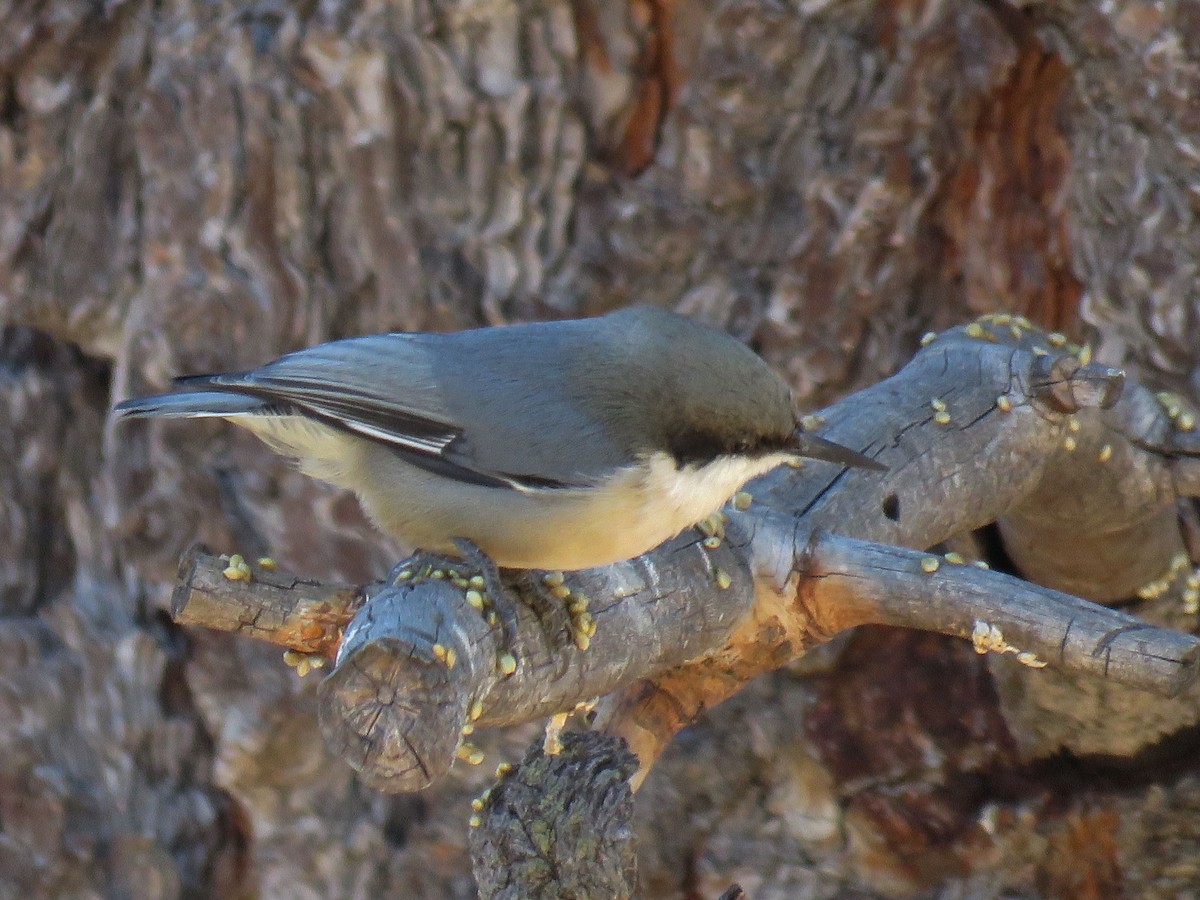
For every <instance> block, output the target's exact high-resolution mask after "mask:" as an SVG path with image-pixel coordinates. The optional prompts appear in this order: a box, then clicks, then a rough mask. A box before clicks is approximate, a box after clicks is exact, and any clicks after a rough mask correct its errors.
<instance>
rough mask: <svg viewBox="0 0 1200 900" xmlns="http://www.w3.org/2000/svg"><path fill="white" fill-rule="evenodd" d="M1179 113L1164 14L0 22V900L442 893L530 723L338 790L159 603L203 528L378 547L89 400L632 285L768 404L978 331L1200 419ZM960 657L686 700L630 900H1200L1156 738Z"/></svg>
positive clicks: (302, 738)
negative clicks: (1016, 688)
mask: <svg viewBox="0 0 1200 900" xmlns="http://www.w3.org/2000/svg"><path fill="white" fill-rule="evenodd" d="M1196 97H1200V2H1196V0H1153V2H1152V0H1109V2H1105V3H1099V4H1098V3H1089V2H1082V0H1080V2H1072V0H1046V2H1033V0H1025V2H1003V0H881V2H860V0H841V2H839V0H794V2H773V0H719V2H718V0H712V2H701V0H613V2H603V0H528V2H506V0H475V2H470V0H443V2H435V0H430V2H415V0H414V2H410V0H357V2H356V0H345V2H340V0H295V2H291V3H289V2H284V0H258V2H251V3H244V2H232V0H228V2H222V0H193V2H187V0H153V2H151V0H104V2H100V0H96V2H86V3H85V2H79V0H40V2H39V0H0V326H2V331H0V487H2V494H0V614H2V616H3V620H2V624H0V749H2V752H0V897H4V898H7V897H22V898H40V897H47V898H50V897H53V898H60V897H62V898H67V897H70V898H76V897H78V898H91V897H122V898H123V897H129V898H204V897H219V898H252V897H262V898H340V897H363V898H370V897H383V896H397V897H399V896H403V897H429V898H443V897H446V898H453V897H472V896H474V885H473V881H472V878H471V874H470V862H469V859H468V857H467V855H466V852H465V841H466V828H467V826H466V822H467V817H468V815H469V802H470V799H471V798H472V797H473V796H475V795H477V794H478V793H479V792H480V791H481V790H482V789H483V788H484V787H485V786H486V785H487V784H488V783H489V781H490V780H491V777H492V770H493V768H494V765H495V764H496V763H498V762H501V761H505V760H508V761H512V760H515V759H517V758H518V757H519V755H520V753H521V752H522V751H523V749H524V747H525V746H526V744H527V743H528V742H529V741H530V740H531V739H532V738H533V737H534V736H535V735H536V733H537V730H538V729H537V728H536V726H528V727H525V728H519V729H513V730H511V731H508V732H503V733H490V734H482V735H480V736H479V742H480V744H481V745H482V746H483V747H484V749H486V750H487V752H488V759H487V762H486V763H485V764H484V765H483V766H482V767H479V768H474V769H473V768H470V767H465V766H461V765H460V766H458V767H456V768H455V770H454V773H453V774H452V776H451V777H450V778H449V779H448V781H447V782H446V783H445V784H444V785H442V786H440V787H438V788H435V789H434V790H431V791H429V792H426V793H424V794H420V795H414V796H400V797H388V796H384V795H380V794H378V793H376V792H374V791H372V790H370V789H368V788H366V787H364V786H363V785H361V784H359V783H358V782H357V781H356V779H355V777H354V775H353V773H352V772H351V771H350V769H349V768H348V767H347V766H346V765H345V764H344V763H343V762H341V761H340V760H338V759H336V758H334V757H332V756H330V755H329V754H328V753H327V752H326V750H325V749H324V746H323V744H322V741H321V738H320V735H319V734H318V732H317V729H316V721H315V704H314V690H315V686H316V681H317V677H319V676H316V677H313V676H310V677H309V678H308V679H305V680H303V681H302V680H300V679H299V678H298V677H297V675H296V674H295V673H294V672H293V671H292V670H290V669H288V668H287V667H285V666H284V664H283V662H282V659H281V654H280V653H279V652H278V651H277V650H275V649H272V648H268V647H265V646H261V645H258V644H255V643H253V642H251V641H249V640H246V639H235V638H232V637H230V636H228V635H225V634H215V633H205V632H193V631H189V632H185V631H183V630H181V629H179V628H177V627H175V626H174V625H173V624H172V623H171V621H170V618H169V615H168V614H167V612H166V609H167V608H168V601H169V596H170V590H171V587H172V585H173V582H174V573H175V566H176V562H177V560H178V557H179V554H180V552H181V551H182V550H183V549H184V548H185V547H187V546H188V545H190V544H191V543H193V542H195V541H198V540H201V541H204V542H206V543H207V544H208V545H209V546H211V547H213V548H215V549H217V550H219V551H224V552H242V553H245V554H246V555H247V556H252V555H259V554H261V553H268V552H269V553H270V554H271V555H273V556H274V557H275V558H276V559H278V561H279V563H280V565H281V567H283V568H286V569H289V570H292V571H296V572H299V573H302V574H304V575H306V576H310V577H314V578H320V579H330V580H333V579H336V580H351V581H367V580H370V579H372V578H376V577H379V576H381V575H382V574H383V573H384V572H385V571H386V569H387V568H388V567H389V566H390V565H391V564H392V563H393V562H394V561H395V560H396V559H398V558H399V556H400V554H401V553H402V552H403V550H404V548H400V547H396V546H389V545H388V544H387V543H386V541H385V540H384V539H382V538H381V537H380V536H378V535H377V534H376V533H375V532H374V531H373V530H372V529H371V528H370V527H369V525H368V524H367V522H366V521H365V519H364V517H363V515H362V513H361V512H360V511H359V509H358V507H357V504H356V502H355V501H354V499H353V498H352V497H349V496H347V495H343V494H340V493H338V492H336V491H334V490H333V489H331V488H328V487H326V486H324V485H321V484H318V483H316V482H313V481H310V480H308V479H305V478H303V477H301V476H299V475H297V474H296V473H294V472H292V471H290V470H289V469H288V468H287V466H286V464H285V463H283V462H282V461H280V460H279V459H278V458H276V457H274V456H273V455H272V454H271V453H270V452H269V451H267V450H266V449H265V447H263V446H261V445H259V444H258V443H256V442H255V441H254V440H253V438H250V437H249V436H247V435H244V434H234V433H233V431H232V429H231V428H229V427H226V426H223V425H220V424H215V423H206V422H192V423H187V424H186V425H179V424H176V425H170V424H168V425H166V426H163V425H162V424H153V425H146V424H141V423H139V424H137V425H133V426H128V427H122V428H121V429H118V430H114V429H112V428H111V427H110V426H109V425H108V424H107V423H106V418H105V417H106V413H107V409H108V407H109V406H110V405H111V403H112V402H114V401H116V400H119V399H123V398H125V397H127V396H130V395H133V394H137V393H141V392H146V391H150V390H155V389H159V388H162V387H164V386H165V385H166V384H167V382H168V380H169V379H170V377H171V376H173V375H177V374H184V373H191V372H202V371H210V370H220V369H230V368H240V367H249V366H253V365H256V364H259V363H262V362H264V361H266V360H268V359H270V358H273V357H274V356H276V355H278V354H280V353H283V352H286V351H288V350H291V349H294V348H297V347H300V346H304V345H308V344H313V343H317V342H320V341H324V340H329V339H332V338H337V337H344V336H348V335H353V334H360V333H367V332H377V331H386V330H397V329H417V330H445V329H454V328H462V327H468V326H475V325H481V324H496V323H502V322H510V321H517V320H524V319H532V318H555V317H570V316H582V315H592V314H596V313H601V312H604V311H607V310H609V309H613V308H615V307H619V306H622V305H626V304H629V303H634V302H637V303H653V304H659V305H663V306H668V307H671V308H674V309H676V310H678V311H680V312H683V313H686V314H688V315H692V316H695V317H697V318H699V319H702V320H704V321H706V322H708V323H710V324H712V325H714V326H716V327H719V328H723V329H725V330H727V331H729V332H731V333H733V334H735V335H737V336H738V337H740V338H741V339H743V340H745V341H746V342H748V343H749V344H750V345H751V346H752V347H754V348H755V349H756V350H758V351H759V352H760V353H762V354H763V355H764V356H765V357H766V358H767V359H768V360H770V361H771V362H772V363H773V364H774V365H775V366H777V367H778V368H779V370H780V371H782V372H783V373H785V374H786V375H787V377H788V379H789V380H790V382H791V384H792V385H793V387H794V388H795V390H796V393H797V396H798V397H799V398H800V400H801V402H802V404H803V405H804V406H805V408H807V409H814V408H818V407H820V406H821V405H822V404H824V403H827V402H829V401H830V400H832V399H834V398H836V397H839V396H841V395H843V394H844V393H846V392H848V391H851V390H854V389H856V388H858V387H861V386H863V385H866V384H870V383H873V382H875V381H877V380H879V379H880V378H882V377H884V376H886V375H888V374H889V373H891V372H892V371H894V370H895V369H897V368H898V367H899V366H901V365H903V363H904V362H905V361H906V359H907V358H908V357H909V356H910V355H911V354H912V352H913V351H914V350H915V348H916V347H917V344H918V341H919V338H920V336H921V334H922V333H924V332H925V331H928V330H931V329H932V330H936V329H940V328H943V327H946V326H948V325H951V324H956V323H959V322H962V321H964V320H967V319H969V318H970V317H973V316H974V315H977V314H979V313H982V312H987V311H994V310H1005V311H1010V312H1013V313H1020V314H1024V315H1026V316H1028V317H1029V318H1030V319H1032V320H1034V321H1035V322H1036V323H1038V324H1040V325H1043V326H1045V327H1047V328H1051V329H1058V330H1062V331H1064V332H1066V333H1067V334H1068V335H1070V336H1071V337H1072V339H1074V340H1088V341H1091V342H1092V343H1093V344H1094V345H1095V346H1096V348H1097V353H1096V355H1097V357H1098V358H1099V359H1101V360H1102V361H1106V362H1111V363H1115V364H1120V365H1124V366H1127V367H1128V368H1129V369H1130V371H1131V373H1132V374H1134V375H1135V376H1137V377H1141V378H1145V379H1147V380H1148V381H1150V382H1152V383H1153V384H1155V385H1158V386H1161V387H1168V388H1172V389H1174V390H1177V391H1180V392H1181V393H1184V394H1192V395H1194V394H1195V392H1196V389H1197V388H1198V387H1200V375H1198V373H1200V352H1198V347H1200V324H1198V315H1200V306H1198V303H1197V298H1198V297H1200V290H1198V288H1200V250H1198V249H1197V248H1200V222H1198V221H1197V215H1198V212H1200V104H1197V101H1196ZM547 376H548V377H553V373H547ZM994 664H995V663H994V661H992V660H985V659H983V658H982V657H976V656H975V654H973V653H972V652H971V650H970V648H969V647H968V646H966V645H964V644H962V643H960V642H955V641H952V640H949V639H944V638H940V637H934V636H929V635H918V634H910V633H907V632H903V631H896V630H888V629H882V628H881V629H863V630H861V631H859V632H857V633H856V634H854V635H853V636H849V637H848V638H846V639H842V640H839V641H837V642H835V644H834V645H831V646H829V647H827V648H823V649H822V650H821V651H818V652H816V653H814V654H811V655H810V657H807V658H806V659H805V660H802V661H801V663H800V664H798V665H797V666H793V667H791V668H789V669H787V670H784V671H781V672H779V673H777V674H776V675H775V676H773V677H772V678H769V679H763V680H761V681H760V682H759V683H757V684H755V685H753V686H752V687H751V688H750V689H748V690H747V691H745V692H744V693H742V694H741V695H739V696H738V697H736V698H735V699H734V700H732V701H730V702H729V703H727V704H725V705H724V706H722V707H720V708H718V709H716V710H714V711H713V712H712V713H711V715H709V716H708V717H707V718H706V719H705V720H703V721H702V722H700V723H698V724H697V725H696V726H695V727H693V728H691V729H689V730H688V731H687V732H685V733H683V734H681V735H680V736H679V738H678V739H677V740H676V741H675V742H674V744H673V746H672V748H671V749H670V751H669V752H668V754H667V756H666V757H664V759H663V760H662V762H661V763H660V764H659V765H658V767H656V769H655V770H654V772H653V774H652V775H651V777H650V779H649V781H648V783H647V785H646V788H645V789H644V791H643V792H642V793H641V794H639V797H638V808H639V812H638V817H639V818H638V835H639V840H640V846H641V853H642V857H641V863H640V866H641V873H642V879H643V884H644V888H645V896H646V897H649V898H688V900H690V898H709V897H714V898H715V897H716V896H717V895H719V894H720V893H721V892H722V891H723V890H724V889H725V888H726V887H728V886H729V884H730V882H732V881H735V880H736V881H739V882H740V883H741V884H742V885H743V886H744V887H745V888H746V889H747V891H748V892H749V894H750V896H751V897H752V898H753V900H765V898H797V897H875V896H908V895H913V894H917V895H922V896H938V897H991V896H1006V897H1038V896H1055V897H1057V896H1062V897H1109V896H1122V895H1128V896H1180V895H1182V896H1187V895H1194V894H1195V893H1197V892H1200V860H1198V859H1197V858H1196V855H1195V846H1196V843H1195V841H1196V839H1197V838H1198V837H1200V824H1197V822H1198V821H1200V820H1198V819H1197V817H1196V815H1195V812H1196V811H1197V810H1200V782H1198V781H1197V777H1196V773H1197V767H1196V765H1195V764H1194V763H1193V762H1191V760H1192V759H1193V758H1195V755H1196V754H1195V752H1194V751H1195V750H1196V749H1197V744H1200V736H1198V735H1197V732H1196V730H1195V729H1194V727H1192V728H1190V729H1186V728H1185V729H1182V730H1180V729H1179V728H1178V727H1177V725H1172V726H1170V727H1168V726H1167V725H1164V724H1162V723H1161V722H1160V721H1159V720H1158V719H1156V718H1155V717H1154V716H1155V714H1154V713H1153V712H1152V711H1147V710H1146V703H1145V701H1144V700H1143V701H1137V702H1136V704H1135V705H1137V706H1139V707H1140V711H1139V717H1138V718H1136V719H1133V718H1122V716H1123V715H1125V714H1126V713H1127V712H1128V708H1127V707H1125V706H1120V705H1119V704H1115V702H1114V705H1109V706H1106V705H1104V703H1100V705H1099V706H1097V707H1096V708H1095V709H1093V708H1091V707H1089V710H1090V713H1091V714H1092V719H1091V720H1090V721H1088V722H1083V723H1076V722H1075V720H1074V719H1073V718H1071V716H1073V715H1075V714H1076V712H1064V711H1063V710H1064V709H1065V710H1068V711H1071V710H1075V709H1076V708H1077V707H1079V706H1081V704H1080V701H1079V697H1080V691H1084V690H1087V688H1086V687H1079V686H1075V685H1067V686H1064V687H1063V688H1062V689H1061V690H1060V696H1059V697H1058V702H1059V704H1060V705H1059V706H1054V705H1053V704H1052V703H1051V701H1050V700H1045V699H1039V700H1038V701H1037V702H1035V703H1032V704H1030V703H1026V704H1025V706H1024V707H1023V708H1018V707H1020V706H1021V704H1020V703H1017V702H1015V701H1014V699H1013V698H1014V696H1015V695H1014V692H1013V691H1012V690H1006V691H998V690H997V687H996V684H997V681H996V680H995V679H994V678H993V674H992V672H991V667H992V666H993V665H994ZM1093 690H1094V691H1095V690H1100V689H1093ZM1110 691H1111V689H1108V691H1103V690H1101V693H1103V695H1104V696H1105V697H1107V696H1108V693H1109V692H1110ZM1002 695H1003V696H1002ZM1097 702H1099V701H1097ZM1031 705H1032V706H1037V707H1039V709H1041V712H1042V713H1044V714H1042V715H1040V717H1039V714H1034V713H1030V712H1029V707H1030V706H1031ZM1047 710H1049V712H1047ZM1097 710H1099V711H1097ZM1177 712H1178V711H1177ZM1022 714H1024V715H1026V718H1020V716H1021V715H1022ZM1189 714H1190V710H1189ZM1079 715H1081V716H1082V714H1079ZM1064 717H1065V718H1064ZM1064 721H1066V722H1068V724H1067V725H1065V726H1064V725H1063V722H1064ZM1189 721H1190V720H1189ZM1049 723H1053V724H1049ZM1166 731H1171V732H1172V734H1173V736H1172V738H1171V739H1170V740H1169V741H1167V742H1166V743H1162V742H1160V743H1158V744H1155V745H1154V746H1150V745H1151V744H1153V743H1154V742H1155V741H1156V740H1157V739H1158V738H1159V737H1160V735H1161V734H1163V733H1164V732H1166Z"/></svg>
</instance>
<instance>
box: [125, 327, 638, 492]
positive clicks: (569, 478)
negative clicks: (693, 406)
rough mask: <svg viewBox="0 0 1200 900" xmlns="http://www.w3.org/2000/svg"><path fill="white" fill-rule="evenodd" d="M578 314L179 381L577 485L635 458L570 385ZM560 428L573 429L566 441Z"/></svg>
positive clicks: (318, 350)
mask: <svg viewBox="0 0 1200 900" xmlns="http://www.w3.org/2000/svg"><path fill="white" fill-rule="evenodd" d="M570 324H571V323H559V325H558V327H557V328H556V330H555V333H554V334H550V333H548V330H547V329H546V327H545V326H543V325H538V324H531V325H518V326H510V327H509V328H504V329H494V328H493V329H480V330H475V331H461V332H452V333H447V334H383V335H370V336H366V337H359V338H349V339H346V340H341V341H333V342H331V343H327V344H321V345H319V346H316V347H311V348H309V349H306V350H299V351H297V352H295V353H290V354H288V355H287V356H283V357H281V358H280V359H278V360H276V361H274V362H272V363H268V364H267V365H265V366H262V367H260V368H258V369H254V370H253V371H250V372H243V373H230V374H223V375H202V376H191V377H187V378H182V379H179V380H178V384H179V385H180V386H181V387H185V388H189V389H197V388H199V389H202V392H203V391H207V392H209V393H210V395H211V393H212V392H217V391H219V392H223V393H224V392H228V393H230V395H232V396H239V397H250V398H257V400H258V402H259V403H260V404H263V405H266V406H270V405H273V406H274V407H275V408H276V409H278V408H279V407H280V405H284V406H288V407H293V408H297V409H299V410H301V411H303V412H305V413H308V414H310V415H313V416H315V417H316V418H319V419H321V420H322V421H325V422H327V423H328V424H332V425H335V426H337V427H340V428H344V429H346V430H348V431H351V432H354V433H356V434H359V435H362V436H363V437H366V438H368V439H370V440H374V441H378V442H380V443H383V444H386V445H388V446H391V447H393V448H395V449H396V450H397V451H398V452H401V453H402V454H404V455H405V456H406V458H408V459H409V460H410V461H412V462H414V463H416V464H418V465H422V466H424V467H426V468H433V469H434V470H435V471H437V472H439V473H440V474H443V475H449V476H451V477H460V478H461V479H462V480H465V481H471V482H474V483H480V482H481V481H482V482H484V483H496V484H504V485H506V486H509V487H516V488H522V489H525V488H545V487H561V486H573V485H580V484H586V483H589V482H591V481H594V480H595V479H597V478H599V477H601V476H602V475H603V474H604V473H605V472H607V471H611V469H612V468H614V467H616V466H619V465H623V464H628V463H629V462H631V460H630V459H628V458H627V457H626V456H625V455H623V454H622V453H621V451H620V448H618V447H616V446H614V445H613V444H612V442H611V441H610V440H609V439H608V437H607V434H606V431H605V429H604V427H603V425H602V423H599V422H596V421H593V420H591V419H589V418H588V417H586V416H585V415H583V414H581V413H580V412H578V410H577V409H576V408H575V406H574V405H573V404H571V403H570V402H568V397H567V393H566V392H565V391H564V390H562V389H561V388H562V385H561V382H562V379H563V378H565V377H566V376H567V372H566V370H567V369H568V368H569V367H570V365H571V361H572V360H573V359H574V358H575V357H576V356H577V355H578V354H580V353H584V352H586V351H587V349H588V348H587V347H586V346H585V345H586V344H587V343H589V341H588V336H587V335H586V334H584V333H582V332H580V333H579V334H578V335H574V337H576V338H577V339H576V340H572V337H573V332H574V331H575V330H574V329H571V328H569V327H568V328H566V329H565V330H564V328H563V326H564V325H570ZM510 328H511V329H519V330H520V332H521V334H520V339H519V340H512V338H513V337H515V335H512V334H502V332H508V331H509V330H510ZM501 338H502V339H501ZM547 385H554V386H555V389H554V390H546V386H547ZM167 396H168V397H169V396H180V395H167ZM142 414H143V415H156V414H157V415H162V414H163V413H149V412H147V413H142ZM180 414H182V413H180ZM551 424H552V425H553V427H551V428H547V427H546V426H547V425H551ZM563 434H566V435H568V436H569V437H570V438H571V441H570V445H569V446H568V447H567V448H565V452H564V447H563V446H562V442H561V436H562V435H563Z"/></svg>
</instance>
